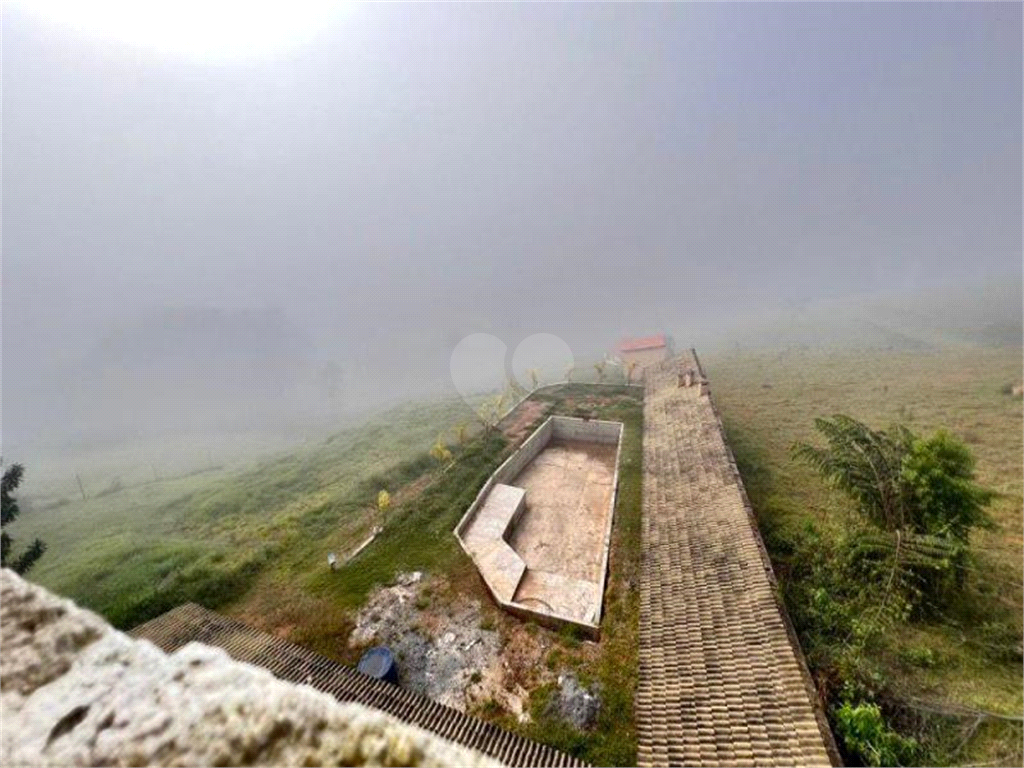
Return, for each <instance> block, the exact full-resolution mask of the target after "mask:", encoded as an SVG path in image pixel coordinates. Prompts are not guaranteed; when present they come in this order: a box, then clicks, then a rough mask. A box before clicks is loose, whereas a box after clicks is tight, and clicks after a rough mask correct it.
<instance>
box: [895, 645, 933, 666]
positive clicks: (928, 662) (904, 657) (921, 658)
mask: <svg viewBox="0 0 1024 768" xmlns="http://www.w3.org/2000/svg"><path fill="white" fill-rule="evenodd" d="M899 657H900V661H902V662H903V663H904V664H909V665H910V666H912V667H919V668H921V669H931V668H933V667H935V666H936V665H937V664H938V663H939V655H938V654H937V653H936V652H935V651H933V650H932V649H931V648H928V647H927V646H923V645H913V646H911V647H909V648H904V649H902V650H901V651H900V653H899Z"/></svg>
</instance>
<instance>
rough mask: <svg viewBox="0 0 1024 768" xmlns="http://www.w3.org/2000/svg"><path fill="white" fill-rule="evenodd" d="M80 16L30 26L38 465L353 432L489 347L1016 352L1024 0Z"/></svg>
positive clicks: (11, 136)
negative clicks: (90, 454)
mask: <svg viewBox="0 0 1024 768" xmlns="http://www.w3.org/2000/svg"><path fill="white" fill-rule="evenodd" d="M71 5H73V4H71ZM71 5H69V7H71ZM102 5H103V4H102V3H98V4H96V6H97V7H99V6H102ZM304 5H305V4H304V3H301V2H300V3H298V6H304ZM193 6H195V4H193V5H189V4H187V3H186V4H184V5H183V6H182V8H183V9H184V10H182V11H181V14H187V13H189V12H190V11H189V9H191V8H193ZM298 6H297V10H295V11H294V12H295V13H296V14H299V13H300V12H302V9H301V8H298ZM196 7H198V6H196ZM241 7H243V8H245V7H247V6H245V5H243V6H241ZM253 7H256V6H253ZM267 7H269V8H271V9H272V11H273V13H276V14H278V15H280V16H282V17H284V16H285V15H288V14H290V13H291V12H292V11H291V10H290V5H289V4H285V3H281V4H279V6H277V7H276V9H274V7H273V4H268V5H267ZM97 13H98V12H97ZM242 13H250V11H244V12H242ZM251 13H252V14H265V13H267V11H266V10H265V9H264V7H263V6H259V7H258V8H257V10H253V11H251ZM82 18H83V17H82V14H81V13H80V12H75V13H71V14H70V15H65V16H62V15H61V14H60V12H58V11H53V12H51V13H43V12H40V11H37V10H33V9H31V8H30V7H29V6H28V5H26V4H22V3H19V2H11V3H6V4H5V5H4V9H3V126H2V127H3V222H2V224H3V439H4V456H5V459H7V458H8V457H11V458H15V459H16V458H17V457H16V456H15V455H14V454H16V453H18V451H19V450H21V449H23V448H24V449H28V448H31V447H32V446H38V445H42V444H45V445H51V446H53V445H77V444H89V443H90V442H96V441H100V442H102V441H113V442H126V443H130V442H131V441H132V440H135V439H141V438H142V437H147V438H148V437H152V436H153V435H160V434H165V433H167V434H169V433H189V432H196V431H203V430H207V431H221V432H223V431H231V430H246V429H256V428H260V429H262V428H269V429H276V428H282V429H284V428H286V427H288V426H289V425H295V424H306V423H322V424H323V423H329V424H333V423H339V424H340V423H342V422H343V421H344V420H345V419H346V418H355V417H356V416H358V415H359V414H361V413H364V412H366V411H367V410H369V409H373V408H377V407H380V406H383V405H385V404H388V403H392V402H397V401H400V400H401V399H404V398H412V397H423V396H429V395H431V394H435V393H436V394H445V393H453V392H454V386H453V382H452V370H453V368H452V360H451V358H452V354H453V352H454V351H455V350H457V349H458V348H459V345H460V343H461V342H462V341H463V340H464V339H465V338H466V337H467V336H470V335H471V334H491V335H492V336H494V337H496V338H497V339H498V340H499V341H500V342H501V343H502V344H504V345H505V349H506V352H505V353H504V354H505V357H506V365H508V366H511V365H512V363H511V360H512V357H513V355H514V354H515V350H516V349H517V345H519V343H520V342H521V341H522V340H523V339H526V338H528V337H530V336H532V335H534V334H550V335H551V336H553V337H555V338H557V339H558V340H561V341H563V342H564V345H565V347H566V348H567V349H569V350H571V354H572V355H573V356H574V357H575V358H576V359H577V360H588V359H594V358H596V357H599V356H600V355H602V354H603V353H604V352H606V351H608V350H610V349H612V347H613V345H614V344H615V342H616V341H617V340H618V339H619V338H621V337H623V336H630V335H642V334H646V333H652V332H659V331H667V332H669V333H671V334H672V335H673V336H674V337H675V339H676V342H677V344H679V345H686V346H689V345H691V344H692V345H696V346H698V348H700V347H701V346H702V345H703V346H717V347H724V348H728V347H729V345H740V344H763V343H771V341H773V338H772V333H771V332H770V331H769V330H766V329H771V328H775V327H786V328H789V329H790V330H791V331H792V329H794V328H796V327H797V326H799V327H800V328H802V329H804V330H803V331H800V332H799V333H797V332H795V331H794V334H795V335H794V338H797V339H798V340H803V341H817V342H819V343H824V344H827V343H839V341H840V340H841V339H840V337H841V334H838V332H837V335H836V336H835V337H832V336H830V335H829V333H830V330H831V329H832V328H833V326H834V327H835V328H838V326H839V325H842V323H841V322H840V321H841V320H844V319H849V320H850V323H848V324H846V326H845V327H846V328H847V335H846V336H843V337H842V340H844V341H848V342H855V341H857V339H858V337H859V336H860V331H859V330H857V329H864V328H867V327H868V326H869V325H870V324H871V323H881V325H882V326H884V330H885V332H886V333H898V330H899V327H900V326H901V324H906V325H907V326H908V327H910V326H914V324H915V323H916V324H917V326H920V327H926V326H928V324H929V323H930V322H932V321H933V320H935V321H937V322H943V323H946V325H948V326H949V327H951V328H954V330H955V329H957V328H959V329H960V330H961V331H963V332H964V333H966V334H968V335H970V334H974V338H978V334H979V333H980V334H981V336H982V337H984V335H985V333H989V334H990V335H991V336H992V340H996V341H999V342H1000V343H1019V334H1020V330H1019V327H1020V296H1021V291H1020V285H1021V139H1022V137H1021V64H1022V62H1021V31H1022V30H1021V6H1020V5H1019V4H992V5H986V4H974V3H970V4H969V3H937V4H921V3H894V4H875V3H854V4H848V5H846V4H835V3H812V4H804V3H801V4H790V3H772V4H769V3H764V4H760V3H758V4H737V5H730V4H658V5H647V4H639V3H615V4H569V3H565V4H561V3H560V4H504V3H500V4H499V3H486V4H485V3H479V4H472V5H462V4H456V3H436V4H397V3H395V4H391V3H389V4H380V5H363V4H355V3H346V4H339V5H338V7H337V8H335V9H333V10H324V11H322V12H320V13H317V14H311V15H310V16H309V17H308V18H306V17H302V18H304V19H305V21H306V22H308V23H307V24H306V25H305V26H303V27H302V29H301V30H299V29H295V30H291V31H289V30H290V28H289V27H288V25H287V24H282V25H281V26H282V30H283V31H282V33H281V36H280V37H278V38H275V39H273V40H269V41H268V40H264V39H262V38H260V39H252V40H249V39H246V38H238V37H237V35H238V34H239V31H240V30H241V31H242V32H245V31H246V30H248V29H249V27H246V26H245V24H242V23H240V21H239V19H240V18H241V17H239V19H233V18H231V17H227V18H226V19H221V18H220V17H219V16H216V15H214V16H204V15H202V14H198V15H196V16H195V17H194V18H193V19H192V20H191V21H190V20H189V19H188V18H184V19H183V20H181V21H182V23H181V24H177V25H175V26H173V27H168V29H167V30H166V34H165V36H163V37H160V35H159V34H158V35H157V36H156V37H153V36H152V35H151V36H150V37H148V38H146V37H141V36H136V37H134V38H133V37H132V35H131V33H130V31H129V32H127V33H126V32H124V30H120V31H118V33H117V34H114V30H113V28H109V29H108V28H105V27H104V26H103V24H102V19H92V21H96V23H95V24H93V23H89V24H84V23H83V22H82ZM296 18H299V17H298V16H296ZM220 21H223V22H224V26H223V28H220V27H217V26H216V25H217V23H218V22H220ZM273 21H274V20H273V18H271V24H270V27H271V28H274V27H275V24H274V23H273ZM204 25H205V26H204ZM149 32H151V33H152V32H153V29H150V30H149ZM158 32H159V30H158ZM200 32H202V33H203V34H202V35H200V34H199V33H200ZM176 36H177V37H176ZM186 42H187V43H189V45H184V43H186ZM951 297H952V298H951ZM965 297H966V298H965ZM971 297H973V298H971ZM915 302H916V303H915ZM986 313H989V314H986ZM826 319H827V320H829V321H830V323H832V325H830V324H829V323H826V322H825V320H826ZM915 327H916V326H915ZM851 329H852V330H851ZM979 329H980V330H979ZM801 333H803V334H804V336H801V335H800V334H801ZM805 336H806V338H804V337H805ZM774 340H778V339H774ZM861 340H863V339H861ZM983 340H984V339H983ZM883 341H884V339H883ZM542 346H543V345H542ZM549 351H550V350H549ZM541 352H543V350H541ZM538 359H541V360H542V363H545V364H546V361H544V360H543V354H540V357H539V358H538ZM463 362H464V361H463ZM527 362H529V361H527ZM483 365H484V364H483V363H481V366H483ZM485 373H487V375H483V376H481V378H480V381H479V382H474V384H473V386H477V385H479V386H480V387H485V386H486V385H487V384H488V376H489V375H490V374H489V373H488V372H485ZM500 378H501V376H500V373H499V372H495V374H494V376H493V377H492V379H491V381H492V383H493V384H495V385H496V384H497V383H498V381H499V380H500Z"/></svg>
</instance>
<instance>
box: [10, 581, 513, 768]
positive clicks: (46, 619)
mask: <svg viewBox="0 0 1024 768" xmlns="http://www.w3.org/2000/svg"><path fill="white" fill-rule="evenodd" d="M0 641H2V645H0V649H2V651H0V720H2V722H3V733H2V737H0V765H5V766H8V765H9V766H14V765H18V766H22V765H24V766H28V765H60V766H66V765H479V766H483V765H488V766H490V765H500V763H497V762H495V761H493V760H491V759H489V758H486V757H484V756H483V755H481V754H480V753H478V752H474V751H472V750H469V749H465V748H463V747H460V746H457V745H455V744H452V743H451V742H448V741H446V740H444V739H441V738H439V737H438V736H436V735H434V734H432V733H428V732H426V731H423V730H420V729H419V728H414V727H412V726H409V725H406V724H405V723H402V722H400V721H398V720H396V719H394V718H392V717H389V716H387V715H385V714H383V713H381V712H377V711H374V710H371V709H368V708H366V707H362V706H359V705H356V704H340V703H338V702H337V701H336V700H335V699H334V698H333V697H331V696H328V695H327V694H324V693H320V692H318V691H315V690H313V689H312V688H308V687H305V686H297V685H292V684H289V683H285V682H282V681H280V680H278V679H276V678H275V677H274V676H273V675H271V674H270V673H269V672H266V671H265V670H262V669H260V668H258V667H253V666H250V665H248V664H241V663H239V662H236V661H234V660H232V659H231V658H230V657H229V656H228V655H227V654H226V653H225V652H224V651H221V650H219V649H216V648H210V647H208V646H204V645H199V644H197V643H192V644H189V645H187V646H185V647H184V648H182V649H181V650H180V651H178V652H177V653H174V654H172V655H166V654H164V653H163V652H162V651H160V650H159V649H158V648H156V647H155V646H153V645H152V644H150V643H148V642H145V641H139V640H133V639H131V638H129V637H127V636H125V635H123V634H121V633H120V632H117V631H115V630H114V629H112V628H111V627H110V626H108V625H107V624H106V623H105V622H104V621H103V620H102V619H101V618H99V617H98V616H96V615H94V614H92V613H89V612H88V611H84V610H82V609H80V608H78V607H76V606H75V605H74V604H73V603H72V602H70V601H68V600H62V599H60V598H57V597H55V596H54V595H52V594H50V593H48V592H47V591H46V590H44V589H42V588H40V587H37V586H35V585H32V584H30V583H29V582H27V581H24V580H23V579H21V578H19V577H18V576H16V575H15V574H13V573H12V572H11V571H8V570H7V569H3V570H2V571H0Z"/></svg>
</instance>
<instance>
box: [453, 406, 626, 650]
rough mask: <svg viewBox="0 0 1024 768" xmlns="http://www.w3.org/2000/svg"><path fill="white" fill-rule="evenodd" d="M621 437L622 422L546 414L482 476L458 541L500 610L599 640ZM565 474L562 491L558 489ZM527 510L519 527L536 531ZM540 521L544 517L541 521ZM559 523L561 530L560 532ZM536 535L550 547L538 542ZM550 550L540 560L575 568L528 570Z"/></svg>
mask: <svg viewBox="0 0 1024 768" xmlns="http://www.w3.org/2000/svg"><path fill="white" fill-rule="evenodd" d="M622 430H623V426H622V424H621V423H620V422H613V421H600V420H593V419H591V420H585V419H578V418H572V417H568V416H551V417H549V418H548V419H546V420H545V421H544V423H543V424H542V425H541V426H540V427H538V428H537V429H536V430H535V431H534V432H533V434H531V435H530V436H529V437H528V438H527V439H526V440H525V441H524V442H523V444H522V445H521V446H519V448H518V449H517V450H516V452H515V453H513V454H512V455H511V456H509V457H508V459H506V460H505V462H504V463H503V464H502V465H501V466H500V467H498V469H497V470H495V472H494V473H493V474H492V475H491V476H490V477H489V478H488V479H487V482H485V483H484V485H483V487H482V488H481V489H480V491H479V493H478V494H477V496H476V498H475V499H474V501H473V503H472V504H470V506H469V508H468V509H467V510H466V513H465V514H464V515H463V516H462V519H461V520H460V521H459V524H458V525H457V526H456V527H455V536H456V538H457V539H458V541H459V544H460V546H461V547H462V549H463V550H464V551H465V552H466V553H467V554H468V555H469V556H470V558H471V559H472V560H473V563H474V565H476V567H477V570H478V571H479V572H480V575H481V577H482V578H483V580H484V583H485V584H486V585H487V589H488V591H489V592H490V593H491V596H492V597H493V598H494V600H495V602H497V603H498V604H499V605H500V606H501V607H502V608H503V609H504V610H506V611H509V612H510V613H512V614H514V615H516V616H519V617H520V618H524V619H527V620H533V621H537V622H538V623H542V624H545V625H547V626H554V627H560V626H562V625H565V624H570V625H574V626H577V627H579V628H581V629H582V630H583V631H584V632H585V633H586V634H587V635H589V636H590V637H593V638H596V637H598V636H599V634H600V623H601V615H602V613H603V598H604V587H605V581H606V579H607V573H608V556H609V549H610V547H611V531H612V522H613V517H614V510H615V499H616V496H617V490H618V473H619V458H620V454H621V450H622ZM546 449H547V450H548V453H547V454H545V450H546ZM612 453H614V459H612V458H611V455H612ZM542 454H545V455H544V456H543V457H542ZM539 457H540V459H541V461H540V463H539V464H537V463H535V462H537V460H538V458H539ZM545 459H546V461H545ZM562 477H564V478H565V479H566V482H565V483H564V486H563V485H558V484H557V483H558V480H559V478H562ZM517 481H522V482H517ZM553 482H554V483H556V484H555V485H554V486H553V485H552V483H553ZM523 485H525V486H526V487H522V486H523ZM556 497H558V498H556ZM570 507H571V508H572V510H574V511H573V514H574V515H575V516H577V517H578V516H580V515H582V518H583V519H574V520H572V521H568V520H566V521H560V520H557V519H556V520H554V521H553V524H554V526H555V528H556V530H555V531H552V530H551V525H552V521H551V516H552V515H556V516H557V515H558V514H559V513H560V512H559V510H564V509H566V508H570ZM531 513H532V515H533V517H530V518H527V519H526V521H525V524H527V528H528V527H529V525H528V524H530V523H533V524H534V525H533V526H532V527H533V529H536V530H539V531H540V533H539V534H538V533H531V532H530V531H529V530H526V529H524V517H523V516H524V515H529V514H531ZM537 515H541V516H545V515H546V516H547V522H545V520H544V519H541V518H538V517H537ZM588 523H592V526H588V525H587V524H588ZM545 525H546V526H547V527H545ZM560 525H564V526H566V530H561V531H559V530H557V528H558V526H560ZM553 533H554V534H557V535H554V536H553V537H552V534H553ZM538 535H544V536H547V537H548V538H553V539H554V541H553V542H552V541H541V540H539V539H538V538H537V536H538ZM531 537H532V538H531ZM514 543H515V544H517V545H518V546H519V547H520V550H522V551H517V550H516V548H515V547H514V546H513V544H514ZM552 543H553V544H554V548H555V550H556V551H555V552H554V553H553V554H554V556H552V553H551V552H550V551H548V552H547V553H546V554H547V556H548V557H547V559H548V560H549V561H554V562H556V563H557V561H558V555H559V554H561V553H563V552H568V553H570V555H569V556H570V557H575V558H577V559H579V560H580V561H581V562H564V563H563V566H564V567H559V566H557V565H556V566H553V567H549V566H545V569H544V570H538V569H531V568H530V567H529V564H528V562H527V560H533V561H534V564H535V565H536V564H537V558H538V557H541V558H542V557H543V555H544V554H545V552H544V550H545V547H549V546H550V545H551V544H552ZM531 545H532V547H531ZM527 551H528V552H529V554H523V553H525V552H527ZM538 553H539V554H538ZM581 572H582V573H584V575H585V578H581ZM517 593H518V594H517ZM526 603H530V604H529V605H527V604H526Z"/></svg>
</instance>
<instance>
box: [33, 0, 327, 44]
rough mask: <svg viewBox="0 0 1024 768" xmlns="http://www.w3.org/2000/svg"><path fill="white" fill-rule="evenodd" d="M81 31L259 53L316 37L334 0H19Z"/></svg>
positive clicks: (124, 40)
mask: <svg viewBox="0 0 1024 768" xmlns="http://www.w3.org/2000/svg"><path fill="white" fill-rule="evenodd" d="M14 4H15V5H17V6H18V7H20V8H24V9H26V10H28V11H30V12H32V13H33V14H35V15H37V16H44V17H46V18H48V19H50V20H53V21H56V22H59V23H62V24H64V25H66V26H68V27H71V28H73V29H74V30H75V31H77V32H80V33H82V34H85V35H88V36H91V37H96V38H102V39H108V40H116V41H119V42H122V43H128V44H130V45H136V46H141V47H145V48H151V49H156V50H160V51H163V52H167V53H177V54H184V55H187V56H194V57H201V58H236V57H249V56H259V55H262V54H266V53H270V52H273V51H276V50H281V49H285V48H291V47H294V46H297V45H301V44H302V43H304V42H306V41H308V40H309V39H311V38H312V37H313V36H314V35H315V34H316V33H317V31H318V30H319V29H320V28H322V27H323V26H324V25H325V24H326V23H327V22H328V21H329V19H330V18H331V17H332V16H334V15H335V14H336V12H337V11H338V10H340V9H341V8H342V7H343V5H344V4H343V3H340V2H331V0H287V1H285V0H88V1H87V2H83V0H16V2H15V3H14Z"/></svg>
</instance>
